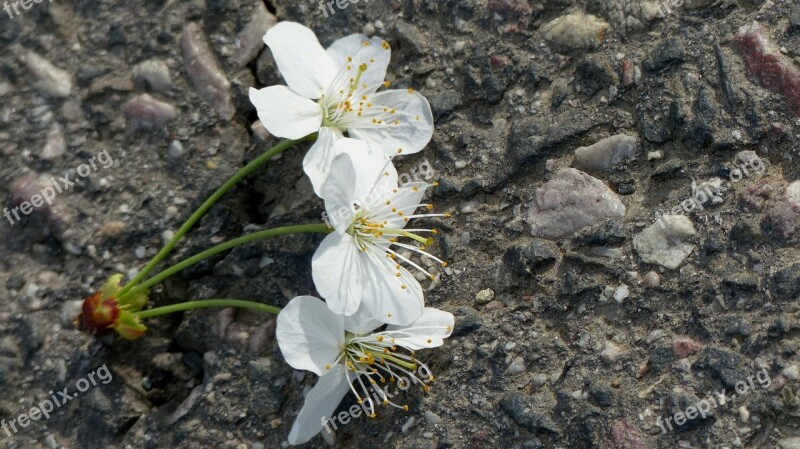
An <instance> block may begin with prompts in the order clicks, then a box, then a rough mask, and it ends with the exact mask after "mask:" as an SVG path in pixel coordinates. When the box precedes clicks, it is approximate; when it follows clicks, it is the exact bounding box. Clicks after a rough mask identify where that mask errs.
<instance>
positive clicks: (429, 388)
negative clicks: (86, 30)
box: [422, 385, 431, 393]
mask: <svg viewBox="0 0 800 449" xmlns="http://www.w3.org/2000/svg"><path fill="white" fill-rule="evenodd" d="M422 391H424V392H425V393H427V392H429V391H431V387H429V386H427V385H423V386H422Z"/></svg>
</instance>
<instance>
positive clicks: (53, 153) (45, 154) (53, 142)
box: [41, 123, 67, 161]
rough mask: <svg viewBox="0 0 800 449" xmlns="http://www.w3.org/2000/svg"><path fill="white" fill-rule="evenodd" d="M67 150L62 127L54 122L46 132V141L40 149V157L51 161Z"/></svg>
mask: <svg viewBox="0 0 800 449" xmlns="http://www.w3.org/2000/svg"><path fill="white" fill-rule="evenodd" d="M66 151H67V141H66V139H64V128H63V127H62V126H61V125H60V124H58V123H54V124H53V125H52V126H51V127H50V131H48V132H47V143H45V145H44V149H42V154H41V158H42V159H44V160H46V161H52V160H53V159H57V158H59V157H61V156H63V155H64V153H65V152H66Z"/></svg>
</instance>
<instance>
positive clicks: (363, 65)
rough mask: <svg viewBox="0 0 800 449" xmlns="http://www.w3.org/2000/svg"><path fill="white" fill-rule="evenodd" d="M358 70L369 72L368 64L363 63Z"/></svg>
mask: <svg viewBox="0 0 800 449" xmlns="http://www.w3.org/2000/svg"><path fill="white" fill-rule="evenodd" d="M358 70H360V71H362V72H363V71H364V70H367V63H362V64H361V65H360V66H358Z"/></svg>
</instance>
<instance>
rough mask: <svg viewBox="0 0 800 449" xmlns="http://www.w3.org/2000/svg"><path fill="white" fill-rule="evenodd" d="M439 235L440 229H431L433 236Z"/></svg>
mask: <svg viewBox="0 0 800 449" xmlns="http://www.w3.org/2000/svg"><path fill="white" fill-rule="evenodd" d="M438 233H439V230H438V229H431V234H438Z"/></svg>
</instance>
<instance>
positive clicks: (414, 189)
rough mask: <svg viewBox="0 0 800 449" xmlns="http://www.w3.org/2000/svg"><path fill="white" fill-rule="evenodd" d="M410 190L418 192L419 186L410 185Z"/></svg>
mask: <svg viewBox="0 0 800 449" xmlns="http://www.w3.org/2000/svg"><path fill="white" fill-rule="evenodd" d="M411 190H413V191H415V192H419V187H417V186H413V187H411Z"/></svg>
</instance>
